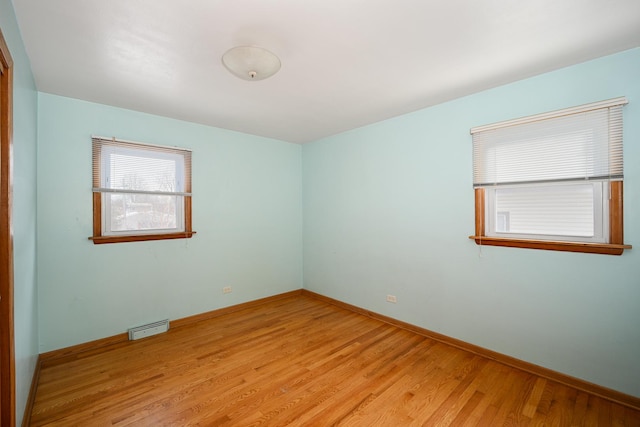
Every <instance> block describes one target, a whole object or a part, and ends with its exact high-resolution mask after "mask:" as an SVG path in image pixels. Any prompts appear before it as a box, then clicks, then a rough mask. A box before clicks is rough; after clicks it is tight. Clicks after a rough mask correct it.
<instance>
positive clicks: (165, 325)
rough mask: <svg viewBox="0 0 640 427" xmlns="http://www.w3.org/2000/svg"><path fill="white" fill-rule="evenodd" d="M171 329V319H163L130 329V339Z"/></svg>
mask: <svg viewBox="0 0 640 427" xmlns="http://www.w3.org/2000/svg"><path fill="white" fill-rule="evenodd" d="M168 330H169V319H167V320H161V321H159V322H155V323H149V324H148V325H142V326H138V327H137V328H131V329H129V340H130V341H132V340H138V339H140V338H146V337H150V336H151V335H158V334H161V333H163V332H167V331H168Z"/></svg>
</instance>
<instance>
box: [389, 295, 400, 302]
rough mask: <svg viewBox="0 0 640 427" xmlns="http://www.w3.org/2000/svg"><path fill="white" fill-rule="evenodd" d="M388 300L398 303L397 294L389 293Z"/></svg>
mask: <svg viewBox="0 0 640 427" xmlns="http://www.w3.org/2000/svg"><path fill="white" fill-rule="evenodd" d="M387 302H392V303H394V304H395V303H397V302H398V300H397V299H396V296H395V295H387Z"/></svg>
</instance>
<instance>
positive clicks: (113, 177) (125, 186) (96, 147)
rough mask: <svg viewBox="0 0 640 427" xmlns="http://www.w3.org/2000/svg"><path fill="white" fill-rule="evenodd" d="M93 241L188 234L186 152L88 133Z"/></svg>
mask: <svg viewBox="0 0 640 427" xmlns="http://www.w3.org/2000/svg"><path fill="white" fill-rule="evenodd" d="M92 144H93V236H92V237H90V239H91V240H93V242H94V243H96V244H98V243H119V242H133V241H140V240H162V239H179V238H190V237H192V236H193V234H194V233H195V232H194V231H193V230H192V227H191V150H187V149H183V148H173V147H163V146H157V145H150V144H143V143H138V142H130V141H122V140H117V139H115V138H101V137H93V138H92Z"/></svg>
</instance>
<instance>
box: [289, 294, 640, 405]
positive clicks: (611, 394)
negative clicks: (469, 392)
mask: <svg viewBox="0 0 640 427" xmlns="http://www.w3.org/2000/svg"><path fill="white" fill-rule="evenodd" d="M302 295H303V296H308V297H310V298H314V299H317V300H320V301H324V302H326V303H329V304H332V305H335V306H337V307H340V308H344V309H346V310H349V311H352V312H354V313H358V314H362V315H364V316H367V317H370V318H372V319H376V320H379V321H381V322H384V323H388V324H390V325H393V326H397V327H399V328H402V329H405V330H408V331H411V332H414V333H416V334H419V335H422V336H424V337H427V338H430V339H433V340H435V341H438V342H441V343H443V344H447V345H450V346H452V347H456V348H459V349H460V350H464V351H468V352H470V353H473V354H477V355H478V356H482V357H485V358H487V359H490V360H493V361H496V362H498V363H502V364H503V365H507V366H510V367H512V368H516V369H519V370H521V371H525V372H528V373H530V374H534V375H538V376H540V377H543V378H546V379H548V380H551V381H555V382H558V383H561V384H564V385H566V386H569V387H573V388H575V389H578V390H581V391H584V392H586V393H590V394H593V395H595V396H598V397H601V398H603V399H607V400H610V401H612V402H615V403H618V404H620V405H624V406H627V407H629V408H632V409H635V410H640V398H637V397H635V396H631V395H629V394H625V393H622V392H619V391H616V390H613V389H610V388H607V387H603V386H600V385H597V384H593V383H590V382H588V381H584V380H581V379H579V378H575V377H572V376H570V375H565V374H563V373H561V372H557V371H554V370H551V369H548V368H544V367H542V366H538V365H534V364H533V363H529V362H525V361H524V360H520V359H516V358H515V357H511V356H507V355H505V354H502V353H498V352H495V351H493V350H489V349H486V348H483V347H480V346H477V345H474V344H470V343H468V342H465V341H461V340H458V339H455V338H451V337H449V336H446V335H443V334H440V333H437V332H433V331H430V330H428V329H424V328H421V327H419V326H416V325H412V324H410V323H406V322H403V321H401V320H397V319H394V318H392V317H388V316H384V315H382V314H379V313H375V312H373V311H369V310H366V309H363V308H361V307H357V306H355V305H351V304H348V303H345V302H342V301H339V300H336V299H333V298H330V297H326V296H324V295H320V294H317V293H315V292H312V291H309V290H306V289H303V290H302Z"/></svg>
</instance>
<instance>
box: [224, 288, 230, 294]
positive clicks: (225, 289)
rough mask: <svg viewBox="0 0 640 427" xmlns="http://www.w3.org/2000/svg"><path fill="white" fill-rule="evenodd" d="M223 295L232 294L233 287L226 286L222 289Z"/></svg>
mask: <svg viewBox="0 0 640 427" xmlns="http://www.w3.org/2000/svg"><path fill="white" fill-rule="evenodd" d="M222 293H223V294H230V293H231V286H225V287H224V288H222Z"/></svg>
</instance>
